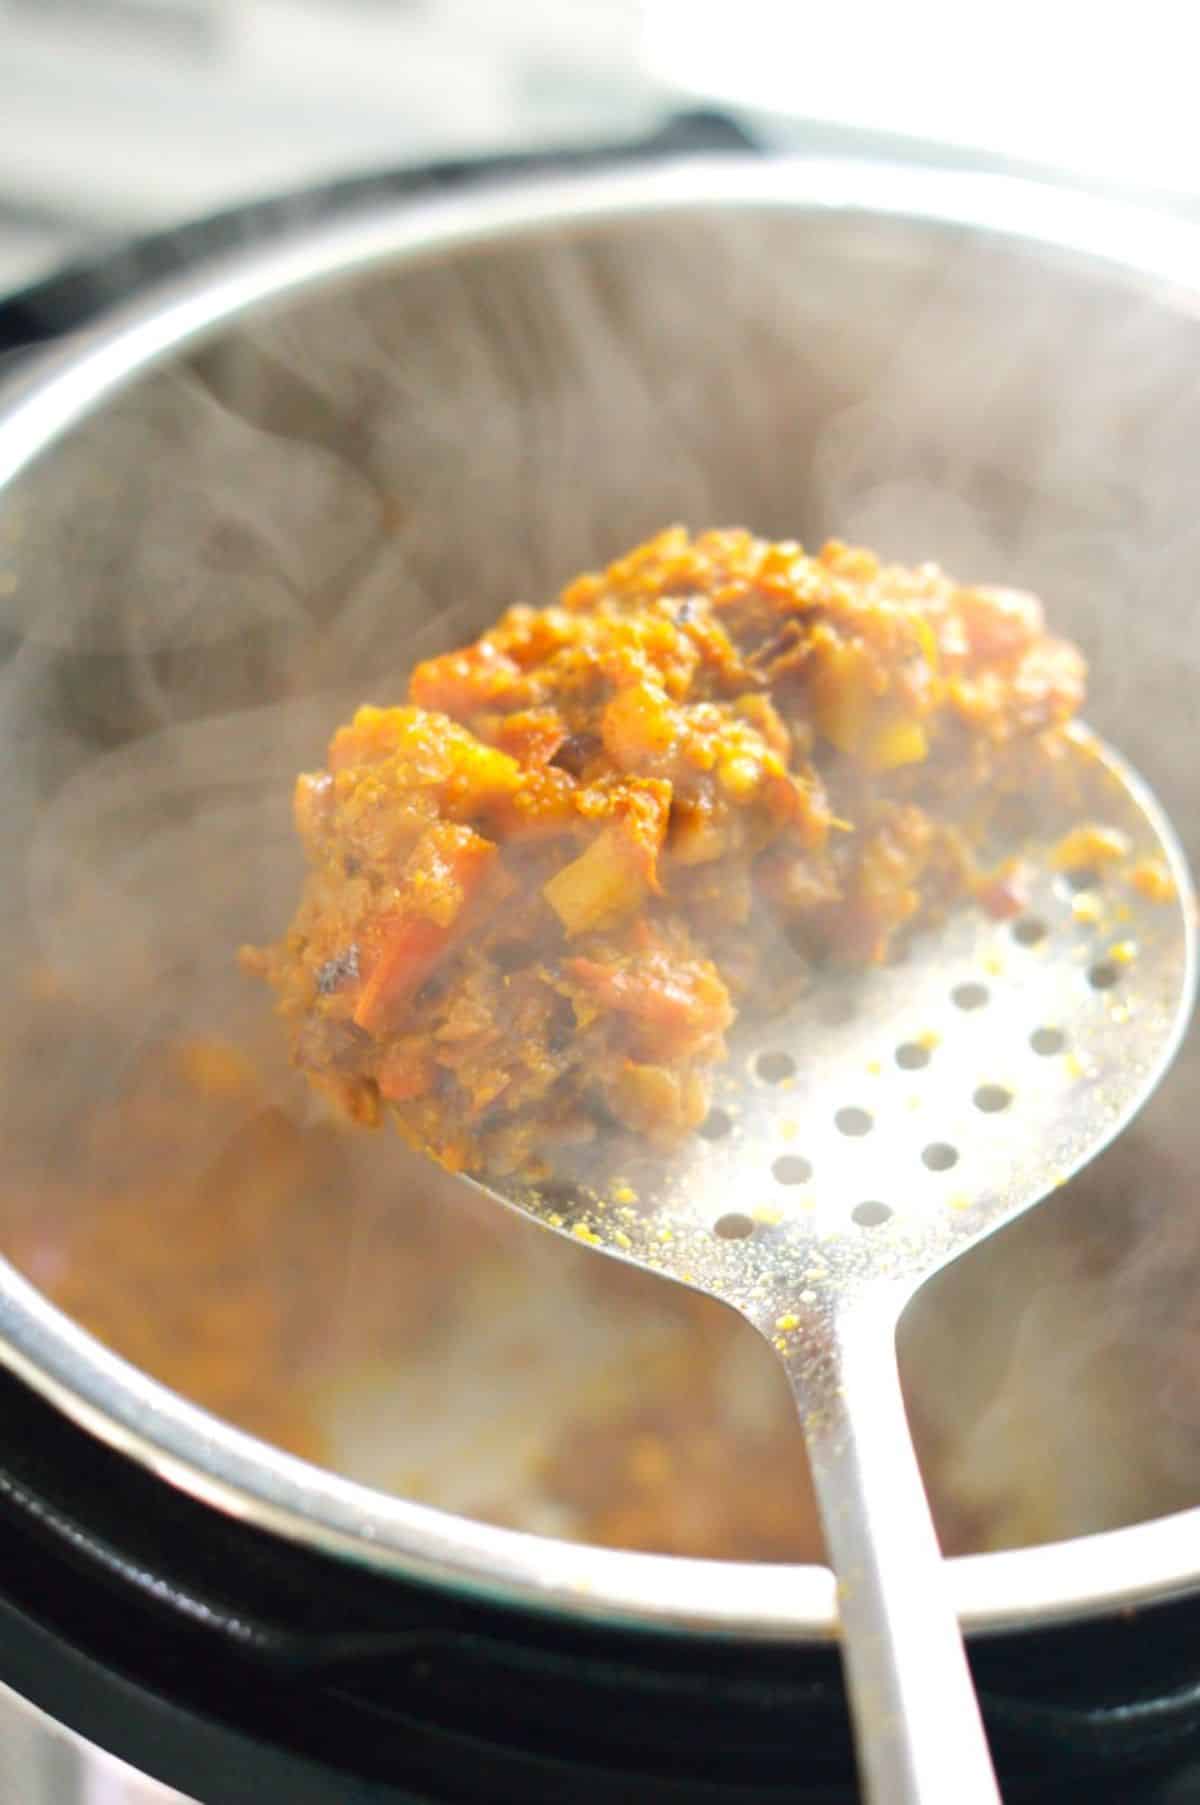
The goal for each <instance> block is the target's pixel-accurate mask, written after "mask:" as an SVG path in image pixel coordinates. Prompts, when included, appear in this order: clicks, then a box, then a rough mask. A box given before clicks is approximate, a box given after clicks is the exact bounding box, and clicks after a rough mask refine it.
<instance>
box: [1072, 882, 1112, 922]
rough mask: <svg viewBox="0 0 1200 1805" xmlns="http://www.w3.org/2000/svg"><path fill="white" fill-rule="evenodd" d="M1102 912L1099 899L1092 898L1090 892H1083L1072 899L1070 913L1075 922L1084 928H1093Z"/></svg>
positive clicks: (1096, 897)
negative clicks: (1080, 923) (1078, 922)
mask: <svg viewBox="0 0 1200 1805" xmlns="http://www.w3.org/2000/svg"><path fill="white" fill-rule="evenodd" d="M1103 912H1104V911H1103V906H1102V904H1101V902H1100V898H1099V897H1098V896H1094V895H1093V894H1092V892H1091V891H1090V890H1085V891H1084V892H1083V893H1082V895H1080V896H1076V897H1074V898H1073V899H1072V902H1071V913H1072V915H1073V916H1074V917H1075V919H1076V921H1081V922H1082V923H1083V924H1084V926H1085V927H1094V926H1095V925H1096V923H1097V922H1098V921H1099V920H1100V917H1101V915H1102V914H1103Z"/></svg>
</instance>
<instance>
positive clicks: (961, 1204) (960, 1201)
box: [950, 1191, 971, 1210]
mask: <svg viewBox="0 0 1200 1805" xmlns="http://www.w3.org/2000/svg"><path fill="white" fill-rule="evenodd" d="M970 1207H971V1199H970V1198H969V1197H967V1196H966V1195H964V1193H963V1192H962V1191H956V1192H955V1194H954V1196H953V1197H952V1198H951V1199H950V1208H951V1209H952V1210H969V1209H970Z"/></svg>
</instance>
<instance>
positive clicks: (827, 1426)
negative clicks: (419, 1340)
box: [463, 730, 1195, 1805]
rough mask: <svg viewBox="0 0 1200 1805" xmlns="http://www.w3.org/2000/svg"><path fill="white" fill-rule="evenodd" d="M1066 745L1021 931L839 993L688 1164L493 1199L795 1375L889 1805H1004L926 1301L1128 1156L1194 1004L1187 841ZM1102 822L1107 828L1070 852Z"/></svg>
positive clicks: (711, 1129)
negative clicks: (1105, 1165)
mask: <svg viewBox="0 0 1200 1805" xmlns="http://www.w3.org/2000/svg"><path fill="white" fill-rule="evenodd" d="M1070 748H1071V749H1070V753H1069V756H1070V759H1071V761H1072V763H1073V764H1074V765H1076V766H1077V773H1076V775H1077V779H1078V781H1077V784H1075V785H1071V784H1059V783H1056V784H1054V785H1053V786H1049V785H1048V786H1047V790H1046V794H1045V796H1044V797H1040V798H1038V797H1034V798H1030V801H1031V803H1032V804H1033V806H1034V809H1035V812H1037V813H1040V817H1041V818H1040V819H1038V820H1037V821H1036V822H1035V824H1034V827H1033V830H1032V833H1031V834H1030V835H1029V836H1028V837H1023V838H1022V841H1021V844H1020V845H1017V844H1013V845H1011V846H1009V847H1007V848H1005V847H994V848H991V849H989V850H991V851H995V852H996V853H997V854H998V855H1003V854H1004V853H1005V852H1006V851H1007V852H1009V853H1013V854H1020V855H1022V856H1023V857H1024V858H1025V859H1026V860H1027V861H1028V870H1029V872H1030V879H1029V884H1028V900H1027V903H1026V904H1025V905H1024V906H1023V908H1022V910H1021V913H1020V914H1019V915H1017V916H1016V917H1015V918H1014V919H1010V920H1008V921H1006V922H998V921H996V920H994V919H992V918H990V917H989V916H988V915H986V914H985V913H984V912H983V911H982V910H979V909H976V908H974V907H971V906H966V905H964V906H962V907H960V908H957V909H956V910H955V911H954V912H952V913H951V915H950V916H949V918H948V919H947V921H946V922H945V924H944V926H942V927H941V928H939V929H936V930H933V931H930V932H926V933H924V934H922V935H920V936H919V937H918V938H916V939H915V940H914V942H913V945H912V947H911V951H910V953H909V956H908V957H907V958H906V959H905V960H904V962H903V963H901V964H898V965H895V966H893V967H889V968H885V969H882V970H878V971H873V972H871V973H870V974H869V975H867V976H865V977H863V976H859V977H857V978H855V979H854V980H852V981H850V980H842V979H830V980H821V981H820V982H818V983H817V984H816V985H815V987H814V988H813V989H812V990H811V991H810V992H809V994H808V995H807V996H806V997H805V998H804V1000H803V1001H801V1002H800V1003H799V1004H797V1005H795V1006H794V1007H792V1008H790V1009H789V1010H788V1012H787V1013H786V1014H783V1015H780V1016H778V1017H776V1018H775V1019H774V1020H773V1021H772V1022H771V1024H770V1027H769V1030H762V1029H758V1030H756V1031H752V1030H749V1029H739V1030H737V1031H735V1035H734V1037H733V1041H732V1058H731V1060H730V1064H729V1067H728V1070H727V1075H726V1076H725V1077H724V1078H723V1080H722V1081H721V1084H720V1087H719V1091H718V1096H717V1102H716V1105H715V1107H714V1108H713V1110H712V1111H711V1114H710V1116H709V1118H708V1121H707V1123H706V1124H705V1127H704V1129H703V1130H702V1131H701V1133H700V1135H699V1136H697V1137H696V1138H695V1139H694V1141H693V1142H692V1143H691V1144H690V1145H689V1146H688V1147H685V1148H684V1149H683V1150H682V1151H680V1152H677V1153H674V1154H672V1155H671V1156H670V1158H661V1157H656V1156H652V1155H650V1154H648V1153H647V1152H646V1150H645V1149H644V1148H642V1149H640V1150H639V1149H637V1148H636V1147H634V1146H632V1145H631V1144H630V1143H629V1142H625V1143H622V1145H621V1147H620V1151H619V1155H617V1154H614V1149H613V1145H612V1143H611V1142H607V1141H603V1142H602V1145H601V1146H600V1147H599V1148H598V1149H597V1150H594V1151H589V1149H587V1148H584V1149H579V1148H575V1149H571V1150H570V1153H569V1155H566V1156H564V1163H563V1165H562V1167H561V1169H560V1170H559V1171H557V1172H556V1180H557V1182H556V1183H555V1184H554V1185H553V1186H552V1187H549V1188H543V1190H542V1191H540V1192H538V1191H529V1190H526V1189H522V1188H521V1186H520V1184H519V1183H518V1182H517V1181H515V1180H510V1179H505V1180H503V1181H501V1188H499V1189H496V1190H493V1191H491V1192H490V1193H489V1194H490V1195H492V1196H495V1197H497V1198H499V1199H500V1200H501V1201H502V1202H504V1203H506V1204H509V1205H511V1206H514V1207H516V1208H518V1209H520V1210H522V1211H524V1212H525V1213H527V1214H530V1215H532V1216H533V1217H535V1218H536V1219H537V1220H538V1221H541V1222H543V1223H548V1224H549V1225H550V1226H551V1227H552V1228H554V1229H556V1230H558V1231H559V1232H562V1233H566V1234H571V1235H573V1236H575V1237H576V1238H578V1239H582V1240H583V1241H585V1242H587V1243H589V1244H590V1245H592V1246H594V1247H596V1248H599V1249H602V1250H603V1251H604V1252H606V1253H609V1254H613V1255H616V1256H618V1257H619V1258H621V1259H624V1260H628V1261H630V1262H632V1263H633V1264H635V1265H640V1266H645V1267H648V1268H650V1269H651V1270H652V1271H654V1272H658V1273H662V1274H663V1275H665V1276H666V1277H669V1278H672V1279H677V1280H680V1281H682V1282H683V1283H685V1284H688V1285H691V1286H694V1287H695V1288H697V1289H699V1290H701V1291H706V1292H708V1293H709V1294H710V1295H711V1296H713V1297H715V1298H719V1299H720V1300H721V1301H722V1302H724V1303H727V1304H731V1305H733V1307H734V1308H735V1309H737V1310H740V1311H741V1313H742V1314H743V1315H744V1316H745V1317H746V1318H747V1319H748V1320H749V1321H750V1322H751V1323H753V1324H754V1326H755V1327H756V1328H757V1329H758V1330H760V1331H761V1333H762V1334H763V1335H765V1336H766V1338H767V1340H768V1341H769V1342H770V1344H771V1346H772V1347H773V1348H775V1349H776V1350H777V1351H778V1354H779V1357H780V1359H781V1360H782V1362H783V1365H784V1368H785V1370H786V1372H787V1375H788V1379H789V1381H790V1383H791V1386H792V1389H793V1392H794V1394H795V1398H796V1403H797V1406H798V1408H799V1412H800V1419H801V1422H802V1424H803V1427H804V1434H805V1438H806V1440H807V1444H808V1451H809V1456H810V1459H811V1464H812V1470H813V1477H814V1481H815V1484H816V1490H817V1497H818V1500H819V1503H820V1508H821V1515H822V1519H823V1523H824V1529H825V1537H826V1544H827V1547H828V1551H829V1557H830V1560H831V1563H832V1565H833V1568H834V1570H835V1573H836V1575H837V1580H838V1598H839V1606H840V1613H841V1627H842V1642H843V1651H844V1663H845V1668H846V1674H847V1680H848V1688H849V1693H850V1699H851V1704H852V1710H853V1717H854V1723H855V1732H856V1739H857V1746H858V1755H859V1765H860V1770H861V1774H862V1779H863V1785H864V1791H865V1793H866V1794H867V1796H868V1797H869V1798H870V1799H871V1800H873V1801H875V1802H876V1805H915V1802H916V1801H920V1802H921V1805H932V1802H934V1801H937V1802H938V1805H976V1802H978V1801H984V1800H995V1799H997V1798H998V1796H999V1795H998V1793H997V1789H996V1781H995V1777H994V1774H993V1770H992V1764H991V1761H990V1758H989V1754H988V1748H987V1742H986V1738H985V1736H984V1732H983V1727H982V1723H981V1720H980V1715H979V1709H978V1705H977V1702H976V1699H975V1696H974V1691H973V1688H972V1683H971V1678H970V1672H969V1669H968V1666H967V1661H966V1656H965V1652H964V1649H963V1643H962V1639H961V1635H960V1632H959V1627H958V1623H957V1621H956V1618H955V1615H954V1611H953V1608H952V1605H951V1602H950V1595H949V1590H948V1587H947V1584H946V1579H945V1576H944V1571H943V1566H942V1561H941V1555H940V1551H939V1548H938V1544H937V1539H936V1536H935V1533H934V1529H933V1524H932V1521H931V1519H930V1514H929V1507H928V1504H927V1502H926V1498H925V1493H924V1490H923V1487H922V1484H921V1479H920V1475H919V1472H918V1469H917V1465H916V1460H915V1456H914V1454H913V1449H912V1442H911V1438H910V1435H909V1430H908V1425H907V1421H906V1418H905V1412H904V1405H903V1401H902V1398H901V1393H900V1385H899V1379H898V1375H897V1367H896V1353H895V1332H896V1324H897V1320H898V1318H899V1316H900V1313H901V1311H902V1310H903V1309H904V1307H905V1305H906V1304H907V1303H908V1301H909V1300H910V1298H911V1297H912V1296H913V1294H914V1292H915V1291H916V1290H917V1289H918V1287H919V1286H920V1285H921V1284H922V1283H923V1282H924V1281H925V1280H926V1279H927V1278H929V1277H930V1276H931V1275H932V1274H933V1273H935V1272H936V1271H938V1269H939V1268H940V1267H942V1266H945V1265H946V1264H947V1262H948V1261H950V1260H952V1259H954V1258H956V1257H957V1255H959V1254H961V1253H964V1252H965V1251H966V1250H967V1248H969V1247H973V1246H975V1244H976V1243H977V1242H979V1241H981V1240H982V1239H983V1238H984V1236H985V1235H989V1234H991V1233H992V1232H993V1231H994V1230H995V1229H997V1228H1000V1227H1001V1226H1002V1225H1003V1224H1004V1223H1006V1222H1010V1221H1012V1220H1013V1218H1014V1217H1016V1216H1019V1215H1020V1214H1021V1212H1022V1211H1023V1210H1027V1209H1028V1208H1029V1207H1030V1205H1032V1204H1035V1203H1037V1202H1038V1201H1039V1200H1040V1199H1041V1198H1043V1197H1046V1196H1047V1195H1048V1194H1049V1193H1050V1192H1051V1191H1053V1190H1054V1189H1055V1187H1056V1186H1058V1185H1061V1184H1062V1183H1063V1182H1064V1180H1066V1179H1067V1178H1069V1177H1070V1176H1071V1174H1072V1173H1073V1172H1075V1171H1077V1170H1078V1169H1079V1167H1081V1166H1082V1165H1083V1164H1084V1163H1085V1162H1086V1161H1088V1160H1090V1159H1091V1158H1092V1157H1093V1156H1094V1155H1095V1154H1097V1153H1098V1152H1099V1151H1100V1150H1101V1148H1102V1147H1103V1146H1104V1145H1105V1144H1106V1142H1108V1141H1109V1140H1111V1139H1112V1137H1113V1136H1114V1135H1115V1134H1116V1133H1118V1131H1119V1130H1120V1129H1121V1128H1122V1127H1123V1126H1124V1125H1125V1123H1127V1122H1128V1121H1129V1120H1130V1118H1131V1116H1133V1114H1134V1113H1135V1111H1136V1110H1137V1109H1138V1108H1140V1106H1141V1105H1142V1104H1143V1103H1144V1102H1145V1101H1146V1099H1147V1097H1148V1096H1149V1095H1150V1093H1151V1091H1152V1090H1153V1089H1154V1087H1155V1085H1156V1084H1157V1083H1158V1081H1159V1079H1160V1078H1161V1076H1162V1075H1163V1072H1164V1071H1165V1070H1166V1068H1167V1066H1168V1064H1169V1062H1170V1060H1171V1058H1172V1056H1173V1054H1174V1053H1175V1050H1176V1048H1177V1046H1178V1044H1179V1041H1180V1038H1181V1036H1182V1033H1183V1029H1184V1026H1185V1023H1186V1020H1187V1016H1188V1012H1189V1009H1190V1006H1191V1002H1192V992H1193V982H1194V959H1195V946H1194V937H1195V930H1194V899H1193V894H1192V889H1191V884H1190V880H1189V877H1188V873H1187V870H1186V866H1185V863H1184V859H1183V856H1182V854H1181V852H1180V849H1179V846H1178V844H1177V842H1176V840H1175V837H1174V834H1173V833H1172V831H1171V828H1170V825H1169V823H1168V822H1167V820H1166V819H1165V817H1164V815H1163V813H1162V811H1161V809H1160V808H1159V807H1158V805H1157V803H1156V802H1155V800H1154V798H1153V797H1152V796H1151V795H1150V794H1149V793H1148V791H1147V790H1146V789H1145V787H1144V786H1143V785H1142V784H1141V783H1140V782H1139V781H1138V779H1137V778H1136V777H1135V775H1134V774H1133V772H1132V771H1130V770H1129V769H1128V767H1127V766H1125V765H1124V764H1123V763H1122V762H1121V760H1120V759H1119V758H1117V757H1116V756H1115V755H1114V754H1113V753H1112V752H1110V751H1108V750H1107V749H1105V748H1103V747H1101V746H1100V745H1099V744H1098V743H1097V742H1096V741H1095V740H1094V739H1093V738H1091V737H1090V736H1089V735H1088V734H1087V733H1086V731H1084V730H1078V731H1076V732H1075V733H1074V734H1073V736H1072V738H1071V741H1070ZM1072 791H1073V792H1074V793H1071V792H1072ZM1065 795H1069V801H1067V800H1063V797H1064V796H1065ZM1080 822H1088V823H1094V824H1099V825H1101V826H1102V827H1103V828H1104V829H1106V830H1108V831H1107V832H1105V833H1101V834H1095V835H1090V836H1089V835H1087V834H1079V833H1076V834H1075V835H1074V837H1073V840H1072V839H1071V837H1070V836H1071V830H1072V829H1073V828H1075V827H1077V825H1078V824H1079V823H1080ZM1064 836H1066V837H1067V839H1066V844H1065V847H1064ZM1056 848H1057V849H1058V850H1057V852H1056V851H1055V849H1056ZM1089 860H1090V861H1091V862H1089ZM1081 861H1082V864H1081ZM568 1158H569V1162H570V1163H569V1165H568V1164H567V1163H566V1162H567V1160H568ZM617 1159H619V1165H618V1164H616V1163H615V1161H616V1160H617ZM463 1182H464V1183H468V1182H473V1181H469V1180H464V1181H463ZM564 1194H566V1195H567V1196H568V1198H574V1200H575V1201H574V1202H567V1203H564V1200H563V1199H564ZM1019 1303H1020V1300H1019V1299H1012V1300H1011V1304H1012V1307H1013V1308H1014V1309H1015V1308H1017V1307H1019ZM1003 1307H1005V1303H1004V1300H997V1308H1003Z"/></svg>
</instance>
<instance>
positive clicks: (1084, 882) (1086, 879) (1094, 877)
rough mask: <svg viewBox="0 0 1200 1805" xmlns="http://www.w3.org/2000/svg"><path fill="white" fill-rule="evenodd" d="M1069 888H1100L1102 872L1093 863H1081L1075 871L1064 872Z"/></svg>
mask: <svg viewBox="0 0 1200 1805" xmlns="http://www.w3.org/2000/svg"><path fill="white" fill-rule="evenodd" d="M1063 877H1064V879H1065V881H1066V886H1067V889H1068V890H1098V889H1099V888H1100V873H1099V872H1098V871H1097V870H1096V869H1095V867H1094V866H1092V865H1080V866H1079V867H1078V869H1077V870H1075V871H1066V872H1064V873H1063Z"/></svg>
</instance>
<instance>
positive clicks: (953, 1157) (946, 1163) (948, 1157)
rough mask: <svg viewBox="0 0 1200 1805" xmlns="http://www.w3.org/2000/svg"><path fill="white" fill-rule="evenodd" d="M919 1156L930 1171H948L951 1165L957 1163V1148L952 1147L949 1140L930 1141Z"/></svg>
mask: <svg viewBox="0 0 1200 1805" xmlns="http://www.w3.org/2000/svg"><path fill="white" fill-rule="evenodd" d="M921 1158H922V1159H923V1160H924V1162H925V1164H926V1165H927V1166H928V1167H929V1170H930V1171H931V1172H948V1171H949V1170H950V1168H951V1166H957V1164H958V1148H957V1147H952V1146H951V1145H950V1143H949V1141H931V1142H930V1144H929V1146H928V1147H926V1148H925V1149H924V1151H923V1152H922V1154H921Z"/></svg>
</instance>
